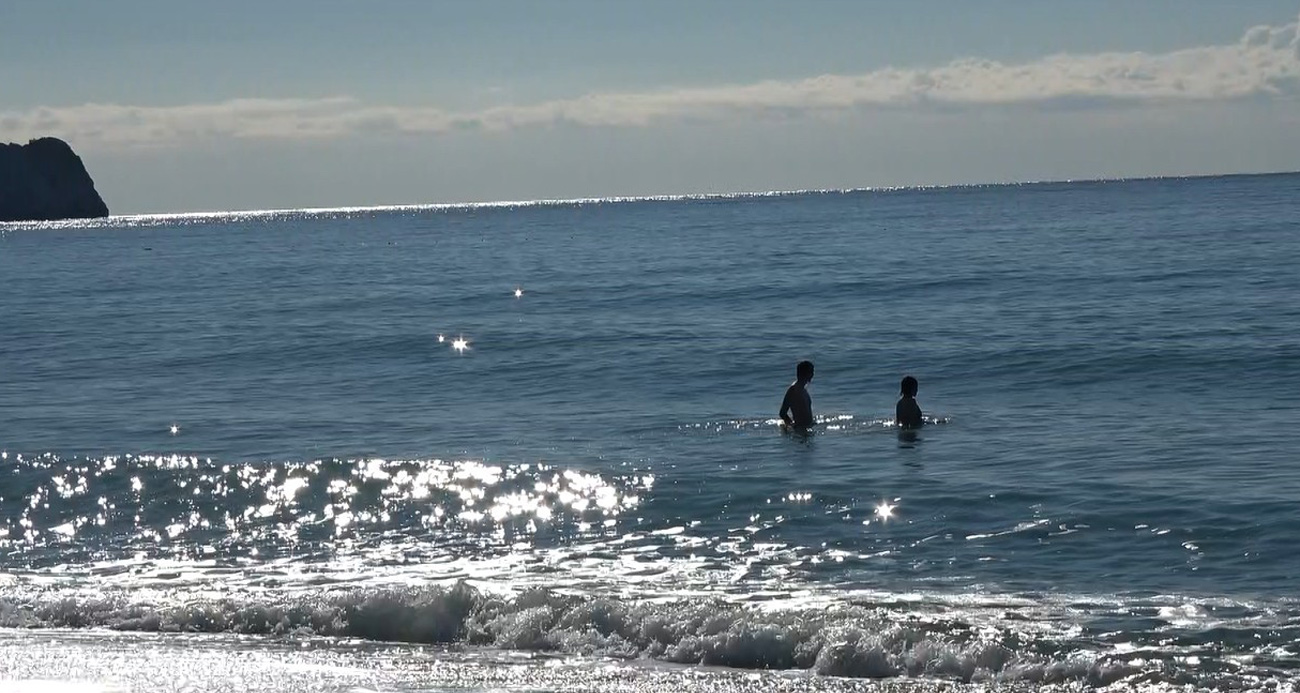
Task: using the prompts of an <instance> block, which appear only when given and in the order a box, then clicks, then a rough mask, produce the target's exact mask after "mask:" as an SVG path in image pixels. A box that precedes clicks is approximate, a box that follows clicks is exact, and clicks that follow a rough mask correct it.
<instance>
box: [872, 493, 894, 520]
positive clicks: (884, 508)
mask: <svg viewBox="0 0 1300 693" xmlns="http://www.w3.org/2000/svg"><path fill="white" fill-rule="evenodd" d="M898 500H899V499H897V498H895V499H894V502H893V503H890V502H889V501H884V500H882V501H880V503H879V504H877V505H876V517H878V518H880V520H881V521H882V522H884V521H887V520H889V519H890V518H892V517H894V510H895V509H897V508H898Z"/></svg>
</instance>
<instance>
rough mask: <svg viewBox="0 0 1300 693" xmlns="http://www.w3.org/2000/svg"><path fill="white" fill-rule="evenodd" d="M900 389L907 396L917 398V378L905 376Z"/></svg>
mask: <svg viewBox="0 0 1300 693" xmlns="http://www.w3.org/2000/svg"><path fill="white" fill-rule="evenodd" d="M899 389H901V390H902V392H903V394H905V395H907V396H908V397H915V396H916V378H913V377H912V376H910V375H906V376H903V382H902V384H901V385H900V386H899Z"/></svg>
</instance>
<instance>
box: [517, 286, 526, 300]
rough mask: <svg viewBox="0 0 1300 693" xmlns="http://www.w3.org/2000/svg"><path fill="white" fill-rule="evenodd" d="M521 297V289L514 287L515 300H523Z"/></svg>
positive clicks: (522, 294) (522, 292)
mask: <svg viewBox="0 0 1300 693" xmlns="http://www.w3.org/2000/svg"><path fill="white" fill-rule="evenodd" d="M523 297H524V290H523V288H521V287H518V286H516V287H515V298H523Z"/></svg>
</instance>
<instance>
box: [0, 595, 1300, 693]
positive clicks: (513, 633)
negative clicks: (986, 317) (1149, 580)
mask: <svg viewBox="0 0 1300 693" xmlns="http://www.w3.org/2000/svg"><path fill="white" fill-rule="evenodd" d="M11 586H12V585H11ZM32 587H35V586H34V585H33V586H32ZM6 592H7V594H6V595H5V596H4V597H0V626H4V627H9V628H29V629H30V628H73V629H84V628H103V629H112V630H119V631H137V632H191V633H227V634H231V633H233V634H247V635H258V636H272V637H287V638H301V637H321V636H323V637H331V638H347V639H363V640H372V641H391V642H406V643H442V644H452V645H456V646H475V647H487V648H498V649H507V650H524V651H540V652H552V653H559V654H565V655H582V656H593V655H594V656H603V657H614V658H626V659H650V660H656V661H663V662H670V663H681V664H704V665H715V666H725V667H733V668H740V669H803V670H809V671H812V672H816V673H818V674H823V675H832V676H843V677H855V678H893V677H928V678H940V679H949V680H956V681H962V682H967V683H979V682H986V683H987V682H1027V683H1034V684H1041V683H1074V684H1082V685H1088V686H1107V685H1110V684H1114V683H1117V682H1123V683H1125V684H1135V683H1143V684H1150V683H1163V684H1178V685H1197V686H1212V687H1218V686H1228V687H1235V686H1238V685H1245V684H1247V683H1249V684H1250V685H1257V684H1259V683H1260V682H1264V681H1284V680H1288V679H1293V678H1294V677H1295V676H1297V675H1300V659H1298V658H1297V655H1296V652H1295V650H1296V643H1297V642H1300V611H1296V610H1294V609H1291V610H1290V611H1289V613H1288V614H1285V615H1279V614H1278V613H1277V611H1276V609H1272V610H1255V609H1249V608H1246V607H1244V606H1243V605H1240V604H1235V605H1234V604H1226V603H1219V604H1199V605H1198V604H1187V605H1182V606H1170V605H1164V606H1161V605H1159V604H1157V603H1154V602H1152V603H1148V604H1135V603H1125V604H1119V603H1111V604H1109V605H1102V604H1100V603H1098V604H1092V605H1081V604H1074V605H1073V606H1072V608H1073V610H1075V611H1079V610H1081V608H1082V609H1084V610H1092V611H1093V619H1092V620H1091V622H1089V621H1088V620H1084V621H1081V622H1080V621H1075V620H1073V619H1061V618H1043V616H1044V613H1041V612H1037V613H1036V610H1037V609H1038V608H1039V607H1040V606H1041V605H1035V604H1034V603H1033V602H1032V601H1016V600H1008V599H1006V598H1001V599H997V598H995V599H990V600H987V601H985V602H982V603H974V602H972V601H971V600H969V599H968V600H967V601H968V602H970V603H967V604H966V605H965V607H964V608H960V609H954V608H953V604H952V603H951V602H949V603H942V600H939V601H931V602H927V601H926V600H920V601H917V599H916V598H915V597H914V596H912V597H899V596H895V597H892V598H879V597H877V598H875V599H851V600H835V601H823V602H820V603H818V602H817V601H816V600H815V599H814V600H802V601H800V600H795V601H796V602H798V603H796V604H793V605H792V604H789V603H781V604H774V603H761V602H760V603H752V602H751V603H742V602H737V601H732V600H726V599H722V598H708V597H701V598H694V599H674V600H666V601H665V600H645V599H623V598H620V597H617V596H613V595H607V596H596V595H581V594H566V593H563V592H561V591H558V590H552V589H529V590H525V591H522V592H519V593H514V594H503V593H493V592H491V591H488V590H482V589H479V588H476V587H474V586H472V585H470V584H469V583H467V582H464V581H460V582H457V583H454V584H450V585H444V586H409V585H408V586H389V587H382V588H356V587H340V586H329V587H325V588H311V589H303V590H299V591H297V592H289V593H287V594H286V593H285V592H284V591H280V592H277V593H274V594H272V593H266V594H259V593H258V592H256V591H248V592H245V593H241V594H225V595H220V596H196V595H195V593H193V592H191V593H188V594H187V595H186V596H185V598H181V599H176V596H177V595H175V594H171V595H168V594H167V593H165V592H155V591H149V590H146V591H138V590H122V591H118V592H111V593H107V594H104V593H91V592H87V593H68V592H67V591H54V592H50V591H45V590H43V589H41V588H39V587H36V588H34V589H32V588H29V587H23V588H22V589H20V590H17V591H15V590H6ZM169 600H174V601H170V603H169ZM1061 606H1063V605H1056V606H1053V607H1052V609H1051V610H1052V611H1055V612H1056V613H1057V616H1058V617H1059V616H1063V615H1064V614H1065V613H1067V612H1068V611H1069V610H1070V609H1064V610H1060V607H1061ZM1103 607H1104V608H1103ZM1103 611H1104V612H1106V613H1105V614H1103V613H1102V612H1103ZM1035 613H1036V615H1035ZM1121 617H1122V618H1124V619H1126V620H1127V621H1128V622H1127V623H1125V624H1124V626H1123V627H1122V628H1115V627H1114V626H1116V625H1118V624H1117V623H1116V620H1115V619H1117V618H1121ZM1137 624H1141V625H1142V626H1143V627H1142V628H1135V625H1137Z"/></svg>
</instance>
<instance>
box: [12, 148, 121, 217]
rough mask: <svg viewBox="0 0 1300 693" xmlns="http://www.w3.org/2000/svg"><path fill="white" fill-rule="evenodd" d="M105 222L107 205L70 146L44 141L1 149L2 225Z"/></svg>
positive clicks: (79, 158)
mask: <svg viewBox="0 0 1300 693" xmlns="http://www.w3.org/2000/svg"><path fill="white" fill-rule="evenodd" d="M106 216H108V205H106V204H104V200H103V198H101V197H100V196H99V193H98V192H96V191H95V181H93V180H91V179H90V174H89V173H87V172H86V167H85V165H84V164H82V163H81V157H79V156H77V154H76V153H75V152H73V151H72V147H69V146H68V143H67V142H64V141H63V140H61V139H58V138H55V137H42V138H40V139H37V140H32V141H30V142H28V143H27V144H25V145H23V144H0V221H50V220H54V219H84V218H90V217H106Z"/></svg>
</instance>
